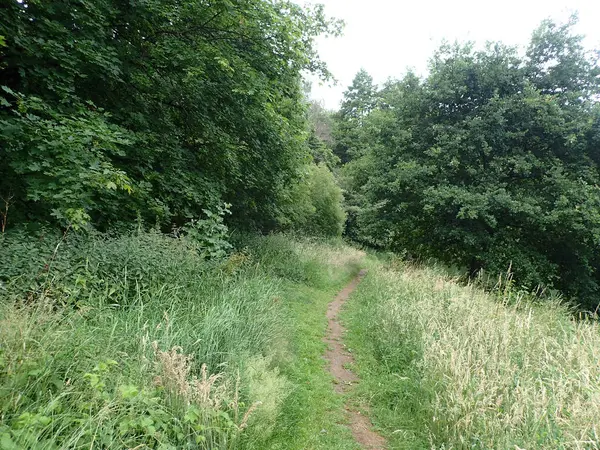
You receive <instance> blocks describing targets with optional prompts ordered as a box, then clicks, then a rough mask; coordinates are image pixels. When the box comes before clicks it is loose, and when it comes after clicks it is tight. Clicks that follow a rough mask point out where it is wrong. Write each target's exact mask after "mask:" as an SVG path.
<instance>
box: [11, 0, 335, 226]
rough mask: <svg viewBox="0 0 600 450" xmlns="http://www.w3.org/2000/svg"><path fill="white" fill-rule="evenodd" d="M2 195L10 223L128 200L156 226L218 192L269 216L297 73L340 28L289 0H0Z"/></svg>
mask: <svg viewBox="0 0 600 450" xmlns="http://www.w3.org/2000/svg"><path fill="white" fill-rule="evenodd" d="M5 3H6V4H5V5H3V8H2V16H1V17H0V35H1V36H2V40H1V41H0V45H1V46H2V49H1V51H2V64H1V65H0V78H1V79H2V83H1V85H2V91H1V92H0V147H2V152H1V153H0V196H2V197H3V198H8V197H10V196H12V197H13V198H14V201H13V205H12V207H11V217H12V223H15V224H16V223H19V222H24V221H31V220H36V221H51V222H52V223H58V224H61V225H63V226H66V225H67V224H69V223H70V224H72V225H73V226H82V225H84V224H86V223H92V224H93V225H95V226H96V227H99V228H107V227H109V226H110V225H111V224H114V223H117V222H127V221H133V220H134V219H135V218H136V217H137V216H138V214H139V215H141V216H142V217H143V218H144V219H145V220H147V221H149V222H154V221H155V220H158V221H159V223H160V224H161V225H162V226H164V228H166V229H168V228H169V226H170V225H171V224H176V225H182V224H183V223H186V222H188V221H189V220H191V219H193V218H196V217H199V216H200V215H201V213H202V211H203V210H204V209H208V210H214V208H216V207H217V205H220V204H222V203H223V202H228V203H231V205H232V206H231V211H232V213H233V214H232V218H234V219H235V221H236V223H237V224H238V225H243V226H245V227H247V228H248V227H262V228H266V229H268V228H272V227H273V226H275V224H276V221H275V218H276V217H277V216H278V214H279V207H280V205H279V203H278V202H279V199H281V198H282V193H283V192H284V191H285V190H286V189H287V186H288V185H289V184H290V183H292V182H293V180H294V179H295V177H296V174H297V173H298V169H299V167H301V166H302V165H303V164H305V162H306V159H307V157H308V149H307V146H306V142H305V129H306V122H305V114H304V113H305V106H304V101H303V97H302V89H301V73H302V72H304V71H310V72H314V73H316V74H317V75H319V76H321V77H324V78H327V77H328V76H329V74H328V72H327V69H326V68H325V66H324V64H323V63H322V62H321V61H320V60H319V59H318V57H317V55H316V52H315V49H314V45H313V39H314V38H315V37H316V36H318V35H320V34H323V33H324V34H328V33H334V34H335V33H337V32H338V31H339V27H340V24H339V23H338V22H335V21H330V20H328V19H327V18H326V17H325V16H324V14H323V8H322V7H321V6H315V7H306V8H302V7H300V6H297V5H296V4H295V3H293V2H288V1H285V0H276V1H267V0H264V1H263V0H261V1H258V2H256V1H235V2H233V1H229V0H227V1H221V2H217V3H211V4H207V3H206V2H200V1H193V0H189V1H183V2H181V1H179V0H177V1H175V0H149V1H143V2H122V1H117V0H99V1H93V2H89V1H83V0H69V1H67V2H61V3H56V2H45V1H40V0H26V1H16V0H9V1H7V2H5Z"/></svg>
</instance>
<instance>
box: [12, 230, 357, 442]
mask: <svg viewBox="0 0 600 450" xmlns="http://www.w3.org/2000/svg"><path fill="white" fill-rule="evenodd" d="M1 239H2V240H1V241H0V245H2V249H3V258H5V262H6V264H5V266H4V268H3V269H2V271H0V295H1V297H0V449H2V450H9V449H10V450H12V449H20V448H36V449H59V448H74V449H75V448H106V449H112V448H115V449H116V448H119V449H122V448H140V449H141V448H154V449H173V448H177V449H180V448H267V447H272V448H319V447H320V448H332V446H333V448H351V446H350V444H349V443H351V436H350V435H349V433H348V432H347V431H345V429H344V428H343V427H342V426H341V425H339V424H338V423H337V422H339V421H341V420H343V417H342V416H341V414H340V411H341V403H340V400H339V399H337V398H336V397H335V395H334V394H333V392H332V389H331V379H330V378H329V376H328V375H327V374H326V373H325V371H324V370H323V366H324V362H323V360H322V358H321V355H322V352H323V349H324V344H322V342H321V337H322V335H323V334H324V331H325V322H324V320H325V319H324V317H325V308H326V305H327V303H328V302H329V301H330V300H331V298H332V297H333V294H334V293H335V291H336V290H337V289H339V288H340V287H341V286H342V285H343V284H344V283H345V282H346V281H347V280H348V279H349V278H350V277H351V276H352V275H353V274H354V273H356V271H357V270H358V258H359V257H360V255H359V254H358V253H357V252H355V251H352V250H351V249H348V248H345V247H342V246H340V244H335V243H334V244H327V243H322V242H321V243H319V242H310V241H308V240H306V239H292V238H290V237H286V236H269V237H251V236H245V237H238V238H237V240H238V242H237V251H236V252H235V253H234V254H232V255H231V256H230V257H229V258H227V259H225V260H218V261H213V262H207V261H205V260H203V259H202V258H200V257H199V256H198V254H197V253H196V252H194V251H192V250H193V249H192V248H191V247H189V246H187V245H186V243H185V241H182V240H176V239H173V238H169V237H166V236H164V235H160V234H159V233H153V232H133V233H129V234H124V235H119V236H107V235H99V236H84V237H81V236H74V235H72V236H67V238H66V239H65V240H63V241H60V240H57V239H56V238H53V237H52V236H45V237H43V238H40V237H37V238H36V239H35V240H34V239H31V238H28V237H27V236H24V235H21V234H15V235H12V236H3V237H2V238H1ZM57 242H60V245H59V246H58V251H56V248H57V247H56V244H57ZM5 255H6V256H5ZM46 264H47V266H46ZM322 430H325V432H323V433H321V431H322Z"/></svg>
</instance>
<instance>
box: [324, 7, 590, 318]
mask: <svg viewBox="0 0 600 450" xmlns="http://www.w3.org/2000/svg"><path fill="white" fill-rule="evenodd" d="M574 23H575V20H574V19H573V20H571V21H570V22H569V23H567V24H564V25H557V24H555V23H552V22H550V21H546V22H543V23H542V24H541V26H540V27H539V28H538V29H537V30H536V31H535V32H534V33H533V36H532V39H531V42H530V44H529V46H528V47H527V50H526V52H525V54H522V53H520V52H519V51H518V50H517V49H515V48H512V47H508V46H505V45H502V44H500V43H491V44H488V45H486V46H485V48H483V49H477V48H476V47H475V46H474V45H473V44H464V45H462V44H461V45H459V44H453V45H450V44H445V45H443V46H442V47H441V48H440V49H439V50H438V51H437V52H436V53H435V54H434V55H433V57H432V58H431V61H430V65H429V74H428V75H427V76H426V77H425V78H420V77H418V76H416V75H415V74H413V73H408V74H406V75H405V76H404V77H403V78H402V79H399V80H391V81H388V82H387V83H386V84H385V85H384V86H383V87H382V88H381V89H379V88H377V87H376V86H374V84H373V80H372V79H371V77H370V76H369V75H368V74H367V73H366V72H364V71H361V72H360V73H359V74H358V75H357V76H356V78H355V80H354V83H353V85H352V86H351V87H350V88H349V89H348V91H347V92H346V96H345V99H344V102H343V104H342V107H341V109H340V111H339V112H337V113H336V114H335V115H334V117H335V119H336V126H335V128H334V137H336V142H335V144H334V149H335V152H336V154H337V155H338V156H339V157H340V158H341V160H342V161H344V162H346V164H345V166H344V169H343V171H342V173H343V175H344V177H345V182H346V189H347V197H348V199H347V200H348V211H349V220H348V222H347V228H346V233H347V234H348V235H349V236H351V237H352V238H354V239H355V240H358V241H361V242H364V243H367V244H369V245H373V246H377V247H382V248H388V249H392V250H396V251H401V252H402V251H403V252H407V253H408V254H409V255H412V256H415V257H425V258H427V257H433V258H435V259H437V260H441V261H443V262H445V263H449V264H453V265H457V266H461V267H464V268H465V269H468V270H469V272H470V274H471V275H472V276H474V275H476V274H478V273H481V271H482V270H483V271H484V272H486V273H488V274H490V275H491V276H492V278H493V277H496V279H497V276H498V275H499V274H502V273H504V274H506V273H507V271H510V272H511V273H512V274H513V276H514V280H515V282H516V283H518V284H519V285H521V286H523V287H526V288H527V289H531V290H534V289H537V288H538V287H539V286H542V287H546V288H554V289H558V290H560V291H561V292H562V293H564V294H565V296H566V298H568V299H573V300H574V301H575V302H577V303H579V304H580V305H582V306H584V307H586V308H591V309H594V308H596V306H597V305H598V299H599V298H600V187H599V185H600V105H599V103H598V99H599V97H598V95H599V94H600V71H599V68H598V64H597V62H598V60H597V58H596V57H595V55H592V54H589V53H587V52H586V51H585V50H584V48H583V46H582V43H581V39H582V38H581V37H580V36H576V35H574V34H573V32H572V26H573V24H574Z"/></svg>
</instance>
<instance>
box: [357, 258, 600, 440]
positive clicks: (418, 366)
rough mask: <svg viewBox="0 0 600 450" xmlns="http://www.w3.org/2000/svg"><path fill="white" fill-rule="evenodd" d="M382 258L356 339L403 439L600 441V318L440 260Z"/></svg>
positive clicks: (383, 409) (387, 420) (361, 305)
mask: <svg viewBox="0 0 600 450" xmlns="http://www.w3.org/2000/svg"><path fill="white" fill-rule="evenodd" d="M373 264H374V266H373V268H374V270H372V271H371V273H370V274H369V276H368V277H367V279H366V280H365V281H364V283H363V284H362V285H361V286H360V287H359V290H358V292H357V294H356V297H355V298H354V300H353V302H352V304H351V307H350V310H349V311H348V316H347V318H348V320H349V322H350V323H351V325H352V326H351V333H350V336H349V341H350V343H351V345H352V346H353V347H354V348H356V349H358V355H357V358H358V359H357V361H358V366H359V371H360V372H361V374H362V375H363V377H364V378H365V379H366V380H367V382H366V383H364V384H363V386H362V387H361V389H362V392H361V395H363V396H368V398H369V400H370V403H371V404H372V405H373V409H374V413H375V415H376V418H377V421H378V424H380V425H381V426H382V427H384V428H385V429H387V431H388V432H389V433H390V438H391V441H390V442H391V444H392V447H393V448H432V447H433V448H446V449H462V448H486V449H487V448H495V449H507V448H513V449H517V448H527V449H530V448H547V449H557V448H586V449H589V448H598V447H600V422H599V420H598V418H600V328H599V326H598V324H597V323H596V322H592V321H576V320H574V318H573V317H572V315H571V314H570V311H568V310H567V309H566V308H565V307H563V306H561V305H560V304H559V302H558V301H556V300H552V299H550V300H548V301H546V302H544V303H543V304H539V305H536V304H534V303H532V302H531V301H530V300H528V299H527V297H526V296H523V295H520V294H519V295H515V293H514V292H512V291H511V289H510V287H509V288H507V289H506V290H505V291H504V295H503V296H502V297H501V298H496V296H491V295H490V294H486V293H484V292H483V291H481V290H480V289H478V288H477V287H474V286H463V285H460V284H458V283H456V282H454V281H453V280H452V279H450V278H448V277H446V276H444V275H443V274H442V273H441V272H440V271H439V270H435V269H427V268H415V267H411V266H407V265H396V266H395V267H392V266H391V265H387V267H383V265H381V264H380V263H373ZM515 297H517V298H515Z"/></svg>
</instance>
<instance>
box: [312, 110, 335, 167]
mask: <svg viewBox="0 0 600 450" xmlns="http://www.w3.org/2000/svg"><path fill="white" fill-rule="evenodd" d="M308 123H309V126H310V130H309V131H310V135H309V138H308V147H309V148H310V150H311V153H312V156H313V160H314V161H315V162H316V163H317V164H320V163H325V164H326V165H327V167H328V168H329V170H332V171H333V170H334V169H335V168H336V167H337V166H338V165H339V163H340V158H339V157H338V156H336V155H335V154H334V153H333V150H332V148H333V146H334V140H333V126H334V123H333V116H332V113H331V112H329V111H327V110H326V109H325V108H324V107H323V105H322V104H321V103H319V102H316V101H314V100H312V101H311V102H310V103H309V107H308Z"/></svg>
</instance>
